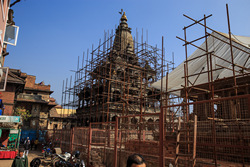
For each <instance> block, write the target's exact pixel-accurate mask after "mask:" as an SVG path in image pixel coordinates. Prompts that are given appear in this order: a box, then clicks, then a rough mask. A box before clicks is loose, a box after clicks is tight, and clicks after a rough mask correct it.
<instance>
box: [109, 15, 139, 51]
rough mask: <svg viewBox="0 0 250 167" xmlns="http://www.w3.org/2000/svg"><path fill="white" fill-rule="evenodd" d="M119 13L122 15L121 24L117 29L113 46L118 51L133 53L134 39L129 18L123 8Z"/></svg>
mask: <svg viewBox="0 0 250 167" xmlns="http://www.w3.org/2000/svg"><path fill="white" fill-rule="evenodd" d="M119 13H120V14H121V15H122V17H121V19H120V24H119V26H118V27H117V29H116V36H115V40H114V44H113V45H114V46H113V48H114V50H116V51H118V52H121V53H130V54H131V53H133V52H134V41H133V37H132V35H131V28H130V27H128V23H127V21H128V19H127V16H126V14H125V12H123V10H121V12H119Z"/></svg>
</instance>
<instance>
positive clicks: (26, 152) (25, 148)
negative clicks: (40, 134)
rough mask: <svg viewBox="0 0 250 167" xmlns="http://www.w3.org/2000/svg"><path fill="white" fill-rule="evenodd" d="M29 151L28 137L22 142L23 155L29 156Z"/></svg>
mask: <svg viewBox="0 0 250 167" xmlns="http://www.w3.org/2000/svg"><path fill="white" fill-rule="evenodd" d="M29 149H30V140H29V137H27V139H26V140H25V141H24V155H26V156H27V157H28V154H29Z"/></svg>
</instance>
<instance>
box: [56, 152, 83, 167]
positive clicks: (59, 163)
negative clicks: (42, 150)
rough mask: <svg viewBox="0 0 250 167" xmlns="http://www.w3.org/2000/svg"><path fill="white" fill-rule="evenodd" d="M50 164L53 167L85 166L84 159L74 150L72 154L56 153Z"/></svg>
mask: <svg viewBox="0 0 250 167" xmlns="http://www.w3.org/2000/svg"><path fill="white" fill-rule="evenodd" d="M70 161H71V162H72V163H71V162H70ZM51 166H54V167H85V164H84V161H83V160H81V159H80V152H79V151H75V153H74V154H73V156H71V154H70V153H65V154H56V156H55V157H54V158H53V159H52V160H51Z"/></svg>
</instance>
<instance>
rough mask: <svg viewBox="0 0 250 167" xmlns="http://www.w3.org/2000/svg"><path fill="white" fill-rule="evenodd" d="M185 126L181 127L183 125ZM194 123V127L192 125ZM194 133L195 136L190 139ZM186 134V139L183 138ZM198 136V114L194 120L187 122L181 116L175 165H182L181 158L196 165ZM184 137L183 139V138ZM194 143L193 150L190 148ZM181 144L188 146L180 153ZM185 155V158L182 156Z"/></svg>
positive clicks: (191, 164) (189, 164) (190, 164)
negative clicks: (182, 120)
mask: <svg viewBox="0 0 250 167" xmlns="http://www.w3.org/2000/svg"><path fill="white" fill-rule="evenodd" d="M182 124H183V125H184V126H185V129H184V128H181V125H182ZM192 124H193V128H192V126H191V125H192ZM192 133H193V138H192V140H190V136H191V134H192ZM181 135H184V139H183V138H181ZM196 137H197V115H195V116H194V121H192V122H191V121H189V122H187V123H184V122H181V117H179V119H178V132H177V137H176V156H175V166H176V167H178V166H180V164H181V163H180V164H179V162H178V161H180V159H182V160H184V161H186V160H187V161H188V165H185V166H192V167H194V166H195V164H196ZM181 139H183V140H181ZM191 145H193V150H192V151H191V150H190V146H191ZM180 146H182V148H183V147H185V148H187V150H186V151H183V152H181V153H180ZM182 157H183V158H182Z"/></svg>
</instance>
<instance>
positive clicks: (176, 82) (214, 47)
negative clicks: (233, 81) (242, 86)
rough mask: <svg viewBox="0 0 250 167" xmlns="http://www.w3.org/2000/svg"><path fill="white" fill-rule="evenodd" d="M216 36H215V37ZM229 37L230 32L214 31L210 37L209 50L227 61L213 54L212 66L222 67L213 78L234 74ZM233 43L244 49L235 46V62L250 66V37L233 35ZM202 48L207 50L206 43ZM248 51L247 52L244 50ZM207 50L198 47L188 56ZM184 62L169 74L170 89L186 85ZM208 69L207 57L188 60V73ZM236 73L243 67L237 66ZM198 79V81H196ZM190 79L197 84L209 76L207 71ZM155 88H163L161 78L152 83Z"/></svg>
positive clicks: (191, 57) (215, 72)
mask: <svg viewBox="0 0 250 167" xmlns="http://www.w3.org/2000/svg"><path fill="white" fill-rule="evenodd" d="M213 36H214V37H213ZM217 38H219V39H221V40H223V41H226V42H227V43H225V42H223V41H221V40H219V39H217ZM229 42H230V41H229V38H228V34H224V33H217V32H213V33H212V34H211V35H210V36H209V37H208V38H207V43H208V52H212V51H213V54H214V55H216V56H218V57H221V58H223V59H225V60H227V61H229V62H227V61H224V60H222V59H220V58H218V57H216V56H212V68H213V69H215V68H216V69H218V68H221V67H225V68H222V69H220V70H216V71H214V72H213V80H216V79H221V78H226V77H230V76H233V71H232V70H230V69H232V64H231V63H230V62H231V51H230V45H229ZM232 45H234V46H236V47H238V48H240V49H242V50H239V49H237V48H235V47H233V57H234V63H235V64H237V65H240V66H244V67H246V68H250V58H249V56H250V54H248V53H250V37H244V36H235V35H232ZM200 48H203V49H204V50H205V48H206V43H205V42H204V43H202V44H201V46H200ZM244 51H246V52H244ZM205 53H206V52H205V51H203V50H201V49H197V50H196V51H195V52H194V53H193V54H192V55H191V56H189V57H188V59H189V60H190V59H193V58H195V57H198V56H200V55H204V54H205ZM184 63H185V62H182V63H181V64H180V65H179V66H178V67H176V68H175V69H174V70H173V71H172V72H171V73H169V75H168V91H171V90H176V89H180V88H183V87H182V85H185V82H184V78H183V77H184ZM205 71H207V57H206V56H202V57H200V58H197V59H194V60H192V61H189V62H188V75H192V74H199V73H201V72H205ZM235 71H236V73H235V74H236V75H238V74H239V71H242V68H240V67H238V66H235ZM248 72H249V71H248ZM195 80H196V81H195ZM189 81H190V82H191V83H194V81H195V85H199V84H203V83H207V82H208V76H207V73H204V74H200V75H199V77H198V75H195V76H192V77H189ZM152 86H153V87H154V88H157V89H161V80H159V81H157V82H155V83H153V85H152ZM163 91H166V77H164V78H163ZM179 93H180V92H176V93H175V94H177V95H179Z"/></svg>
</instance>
